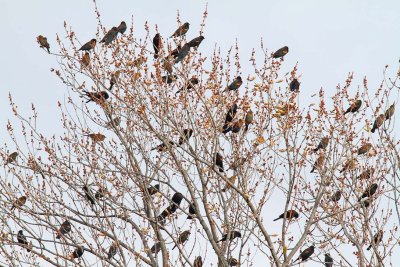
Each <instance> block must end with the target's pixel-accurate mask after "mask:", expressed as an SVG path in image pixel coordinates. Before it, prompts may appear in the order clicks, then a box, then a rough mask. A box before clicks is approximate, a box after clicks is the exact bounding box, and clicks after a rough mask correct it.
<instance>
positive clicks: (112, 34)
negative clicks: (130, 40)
mask: <svg viewBox="0 0 400 267" xmlns="http://www.w3.org/2000/svg"><path fill="white" fill-rule="evenodd" d="M118 32H119V31H118V28H117V27H112V28H111V30H109V31H108V32H107V33H106V35H104V37H103V39H101V41H100V43H104V44H105V45H109V44H111V43H112V41H114V40H115V39H117V35H118Z"/></svg>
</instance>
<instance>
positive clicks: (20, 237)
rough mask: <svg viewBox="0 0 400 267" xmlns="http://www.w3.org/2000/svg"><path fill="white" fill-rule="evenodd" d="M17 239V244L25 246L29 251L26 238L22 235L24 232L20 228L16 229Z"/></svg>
mask: <svg viewBox="0 0 400 267" xmlns="http://www.w3.org/2000/svg"><path fill="white" fill-rule="evenodd" d="M17 241H18V243H19V244H21V245H22V246H23V247H25V248H26V251H28V252H31V250H30V249H29V243H28V240H27V239H26V236H24V232H23V231H22V230H19V231H18V234H17Z"/></svg>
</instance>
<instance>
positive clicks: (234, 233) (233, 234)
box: [217, 231, 242, 243]
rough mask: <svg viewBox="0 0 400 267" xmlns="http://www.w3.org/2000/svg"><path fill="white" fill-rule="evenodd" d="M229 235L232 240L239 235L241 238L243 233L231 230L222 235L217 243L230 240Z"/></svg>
mask: <svg viewBox="0 0 400 267" xmlns="http://www.w3.org/2000/svg"><path fill="white" fill-rule="evenodd" d="M228 236H229V241H232V240H233V239H235V238H237V237H239V238H240V237H242V234H241V233H240V232H239V231H230V232H228V233H227V234H224V235H223V236H222V238H221V239H220V240H218V241H217V243H219V242H223V241H226V240H228Z"/></svg>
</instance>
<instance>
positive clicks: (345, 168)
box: [340, 159, 358, 173]
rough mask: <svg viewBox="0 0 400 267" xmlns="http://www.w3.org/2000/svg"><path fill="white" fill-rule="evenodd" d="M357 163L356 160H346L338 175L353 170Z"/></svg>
mask: <svg viewBox="0 0 400 267" xmlns="http://www.w3.org/2000/svg"><path fill="white" fill-rule="evenodd" d="M357 164H358V162H357V160H356V159H349V160H347V161H346V162H345V163H344V165H343V168H342V169H341V170H340V173H343V172H345V171H350V170H354V169H355V168H356V166H357Z"/></svg>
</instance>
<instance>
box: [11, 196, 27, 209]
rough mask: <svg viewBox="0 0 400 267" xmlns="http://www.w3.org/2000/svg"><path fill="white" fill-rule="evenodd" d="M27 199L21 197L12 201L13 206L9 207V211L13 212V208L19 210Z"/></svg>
mask: <svg viewBox="0 0 400 267" xmlns="http://www.w3.org/2000/svg"><path fill="white" fill-rule="evenodd" d="M27 198H28V197H27V196H22V197H19V198H17V199H16V200H15V201H14V203H13V205H12V207H11V210H13V209H15V208H20V207H22V206H23V205H25V203H26V200H27Z"/></svg>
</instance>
